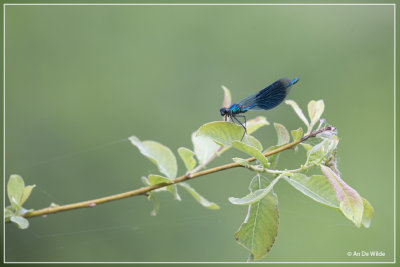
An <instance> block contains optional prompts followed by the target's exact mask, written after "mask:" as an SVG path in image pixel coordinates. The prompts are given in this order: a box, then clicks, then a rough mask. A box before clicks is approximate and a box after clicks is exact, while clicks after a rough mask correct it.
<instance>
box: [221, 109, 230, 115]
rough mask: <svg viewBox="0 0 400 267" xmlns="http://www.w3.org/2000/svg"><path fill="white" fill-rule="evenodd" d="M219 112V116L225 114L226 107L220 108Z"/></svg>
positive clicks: (226, 111) (226, 112)
mask: <svg viewBox="0 0 400 267" xmlns="http://www.w3.org/2000/svg"><path fill="white" fill-rule="evenodd" d="M219 112H220V113H221V116H225V115H227V114H228V109H227V108H221V109H220V110H219Z"/></svg>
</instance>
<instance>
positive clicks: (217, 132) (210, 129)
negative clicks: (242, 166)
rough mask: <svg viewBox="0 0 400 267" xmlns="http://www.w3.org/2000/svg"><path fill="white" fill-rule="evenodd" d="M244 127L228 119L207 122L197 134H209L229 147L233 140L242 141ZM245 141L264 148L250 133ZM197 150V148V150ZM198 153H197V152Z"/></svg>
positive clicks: (219, 142)
mask: <svg viewBox="0 0 400 267" xmlns="http://www.w3.org/2000/svg"><path fill="white" fill-rule="evenodd" d="M243 131H244V129H243V127H241V126H238V125H236V124H234V123H232V122H226V121H215V122H210V123H206V124H204V125H203V126H201V127H200V128H199V130H198V131H197V134H196V135H197V136H207V137H209V138H211V139H212V140H214V142H216V143H217V144H219V145H222V146H224V147H229V146H231V145H232V141H240V140H241V139H242V136H243ZM243 143H246V144H248V145H251V146H254V147H256V148H260V147H261V149H259V150H262V145H261V143H260V142H259V141H258V140H257V139H256V138H254V137H253V136H250V135H245V136H244V138H243ZM195 151H196V150H195ZM196 154H197V153H196Z"/></svg>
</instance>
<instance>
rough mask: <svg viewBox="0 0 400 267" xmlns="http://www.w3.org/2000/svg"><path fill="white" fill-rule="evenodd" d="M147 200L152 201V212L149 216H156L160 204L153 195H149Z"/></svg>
mask: <svg viewBox="0 0 400 267" xmlns="http://www.w3.org/2000/svg"><path fill="white" fill-rule="evenodd" d="M148 199H149V200H152V201H153V210H152V211H151V212H150V215H151V216H156V215H157V214H158V211H159V210H160V203H159V202H158V199H157V198H156V197H155V196H154V193H150V194H149V196H148Z"/></svg>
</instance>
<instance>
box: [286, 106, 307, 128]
mask: <svg viewBox="0 0 400 267" xmlns="http://www.w3.org/2000/svg"><path fill="white" fill-rule="evenodd" d="M285 103H286V104H288V105H290V106H291V107H292V108H293V110H294V111H295V112H296V114H297V116H299V118H300V119H301V120H302V121H303V122H304V124H305V125H306V126H307V127H309V126H310V123H309V122H308V120H307V119H306V116H304V113H303V111H302V110H301V108H300V107H299V106H298V105H297V103H296V102H295V101H293V100H286V101H285Z"/></svg>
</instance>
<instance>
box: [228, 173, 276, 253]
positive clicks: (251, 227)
mask: <svg viewBox="0 0 400 267" xmlns="http://www.w3.org/2000/svg"><path fill="white" fill-rule="evenodd" d="M268 186H269V185H268V182H267V181H266V180H265V179H263V178H262V177H260V176H255V177H254V178H253V180H252V181H251V183H250V191H252V192H254V191H257V190H260V189H261V188H265V187H268ZM278 225H279V213H278V198H277V196H276V194H275V193H274V192H271V194H268V195H267V196H266V197H264V198H263V199H261V200H260V201H258V202H256V203H254V204H251V205H249V208H248V212H247V216H246V219H245V220H244V222H243V223H242V224H241V226H240V228H239V230H238V231H237V232H236V233H235V239H236V241H237V242H238V243H239V244H240V245H242V246H243V247H245V248H246V249H247V250H249V251H250V254H251V255H250V259H251V260H260V259H262V258H263V257H264V256H265V255H266V254H267V253H268V252H269V251H270V250H271V248H272V246H273V244H274V242H275V238H276V236H277V233H278Z"/></svg>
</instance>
